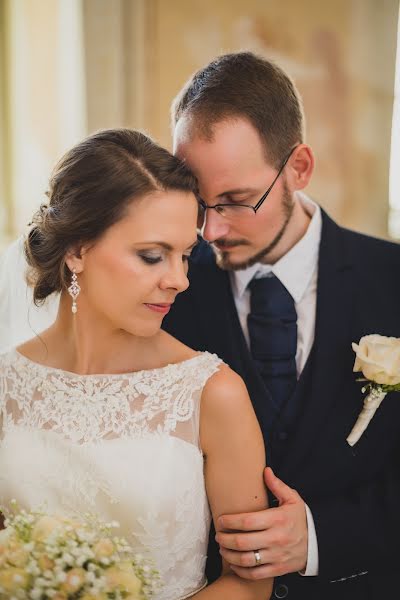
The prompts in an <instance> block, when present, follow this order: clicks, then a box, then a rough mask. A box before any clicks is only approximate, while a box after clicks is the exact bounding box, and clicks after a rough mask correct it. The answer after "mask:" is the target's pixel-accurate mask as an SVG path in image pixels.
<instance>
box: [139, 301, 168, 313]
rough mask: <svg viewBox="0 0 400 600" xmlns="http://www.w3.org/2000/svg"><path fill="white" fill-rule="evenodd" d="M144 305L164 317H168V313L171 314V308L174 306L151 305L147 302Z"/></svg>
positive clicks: (163, 304)
mask: <svg viewBox="0 0 400 600" xmlns="http://www.w3.org/2000/svg"><path fill="white" fill-rule="evenodd" d="M144 305H145V306H147V308H149V309H150V310H153V311H154V312H157V313H161V314H163V315H166V314H167V313H169V311H170V309H171V306H172V304H165V303H161V304H149V303H147V302H145V304H144Z"/></svg>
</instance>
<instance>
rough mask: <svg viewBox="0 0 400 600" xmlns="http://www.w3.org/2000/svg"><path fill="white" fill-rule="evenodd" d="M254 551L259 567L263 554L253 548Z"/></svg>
mask: <svg viewBox="0 0 400 600" xmlns="http://www.w3.org/2000/svg"><path fill="white" fill-rule="evenodd" d="M253 552H254V558H255V559H256V567H258V565H261V554H260V551H259V550H253Z"/></svg>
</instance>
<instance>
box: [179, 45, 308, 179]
mask: <svg viewBox="0 0 400 600" xmlns="http://www.w3.org/2000/svg"><path fill="white" fill-rule="evenodd" d="M171 112H172V121H173V126H175V125H176V123H177V122H178V120H179V119H180V118H181V117H182V116H189V117H190V119H191V126H193V128H194V129H193V132H194V133H195V134H197V135H200V136H202V137H205V138H206V139H212V134H213V126H214V125H215V124H216V123H219V122H221V121H223V120H225V119H229V118H237V117H244V118H246V119H248V121H249V122H250V123H251V124H252V125H253V126H254V127H255V129H256V130H257V131H258V133H259V135H260V138H261V140H262V142H263V145H264V148H265V152H266V157H267V160H268V161H269V162H271V164H273V165H274V166H276V167H278V166H279V165H280V164H281V162H282V161H283V159H284V158H285V156H286V155H287V153H288V152H289V151H290V150H291V148H292V147H293V146H295V145H296V144H299V143H301V142H303V139H304V114H303V108H302V102H301V98H300V96H299V93H298V91H297V89H296V87H295V85H294V83H293V81H292V80H291V79H290V77H289V76H288V75H287V74H286V73H285V72H284V71H283V70H282V69H281V68H280V67H278V66H277V65H276V64H274V63H273V62H271V61H269V60H266V59H264V58H261V57H259V56H256V55H255V54H253V53H251V52H238V53H235V54H225V55H223V56H219V57H218V58H216V59H215V60H213V61H212V62H210V63H209V64H208V65H207V66H205V67H204V68H203V69H200V70H199V71H197V73H195V74H194V75H193V76H192V77H191V78H190V80H189V81H188V82H187V83H186V85H185V86H184V87H183V89H182V90H181V91H180V92H179V94H178V95H177V97H176V98H175V100H174V102H173V105H172V111H171Z"/></svg>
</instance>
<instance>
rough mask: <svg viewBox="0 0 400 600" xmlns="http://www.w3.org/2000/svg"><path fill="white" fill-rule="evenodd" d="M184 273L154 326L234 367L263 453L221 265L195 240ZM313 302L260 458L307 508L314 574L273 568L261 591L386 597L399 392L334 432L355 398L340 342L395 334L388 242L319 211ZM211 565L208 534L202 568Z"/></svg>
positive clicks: (396, 500) (397, 296)
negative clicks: (301, 355)
mask: <svg viewBox="0 0 400 600" xmlns="http://www.w3.org/2000/svg"><path fill="white" fill-rule="evenodd" d="M189 279H190V288H189V289H188V290H187V291H186V292H184V293H183V294H181V295H180V296H178V298H177V300H176V302H175V305H174V307H173V309H172V310H171V312H170V314H169V315H168V317H167V318H166V319H165V321H164V328H165V329H166V330H167V331H169V332H170V333H171V334H173V335H174V336H175V337H177V338H178V339H180V340H181V341H183V342H184V343H185V344H187V345H188V346H191V347H192V348H195V349H197V350H208V351H210V352H215V353H216V354H218V355H219V356H220V357H221V358H222V359H223V360H224V361H225V362H226V363H227V364H228V365H229V366H230V367H231V368H232V369H234V370H235V371H236V372H237V373H239V375H241V376H242V377H243V379H244V381H245V382H246V385H247V388H248V391H249V394H250V397H251V400H252V402H253V406H254V410H255V412H256V414H257V417H258V419H259V422H260V426H261V429H262V431H263V434H264V439H265V444H266V451H267V462H268V459H269V440H268V435H267V431H268V429H269V428H270V425H271V422H270V419H271V410H270V406H269V394H268V391H267V390H266V389H265V387H264V385H263V383H262V381H261V379H260V377H259V375H258V373H257V371H256V368H255V366H254V364H253V361H252V358H251V355H250V353H249V350H248V347H247V344H246V341H245V339H244V336H243V332H242V329H241V326H240V323H239V318H238V315H237V311H236V307H235V303H234V299H233V295H232V291H231V286H230V280H229V275H228V273H227V272H224V271H222V270H221V269H219V268H218V267H217V266H216V264H215V261H214V257H213V253H212V250H211V249H210V247H209V246H208V244H206V243H205V242H202V243H201V244H200V245H199V247H198V248H197V249H196V251H195V253H194V256H193V258H192V260H191V264H190V270H189ZM316 311H317V312H316V325H315V339H314V344H313V348H312V351H311V354H310V358H309V361H308V364H307V365H306V367H305V369H304V371H303V374H302V376H301V377H300V380H299V382H298V389H297V392H296V393H297V396H298V397H297V402H298V403H299V416H298V419H297V422H296V428H295V432H294V434H293V435H292V437H291V439H290V440H289V441H288V443H287V447H286V448H285V450H284V453H283V455H282V456H281V457H280V460H279V462H278V463H276V464H274V462H273V459H272V466H273V467H274V469H275V471H276V474H277V475H278V476H279V477H281V478H282V479H283V481H285V482H286V483H287V484H288V485H290V486H291V487H293V488H295V489H296V490H297V491H298V492H299V493H300V495H301V496H302V498H303V499H304V501H305V502H306V503H307V504H308V505H309V507H310V509H311V511H312V514H313V517H314V522H315V527H316V532H317V539H318V549H319V575H318V577H302V576H300V575H299V574H297V573H296V574H290V575H286V576H283V577H279V578H277V579H276V581H275V586H274V593H273V596H272V597H277V598H278V597H287V598H290V599H293V600H330V599H331V598H332V600H333V599H335V600H338V599H339V598H340V599H341V600H347V599H348V600H350V599H351V600H368V599H369V598H371V600H372V598H373V599H374V600H375V599H376V598H384V597H388V598H398V597H400V591H398V586H399V585H400V584H399V581H398V577H397V574H398V573H400V551H399V540H400V435H399V434H400V394H395V393H392V394H388V395H387V397H386V398H385V399H384V401H383V403H382V405H381V407H380V408H379V409H378V411H377V413H376V414H375V416H374V418H373V420H372V421H371V423H370V425H369V427H368V428H367V430H366V431H365V433H364V434H363V436H362V437H361V439H360V441H359V442H358V443H357V444H356V445H355V446H354V447H350V446H349V445H348V444H347V442H346V437H347V435H348V434H349V432H350V430H351V429H352V426H353V425H354V423H355V421H356V419H357V416H358V414H359V412H360V410H361V408H362V405H363V394H362V392H361V384H360V383H359V382H357V381H356V379H357V375H356V374H354V373H353V365H354V357H355V356H354V352H353V350H352V347H351V343H352V342H358V341H359V339H360V338H361V337H362V336H363V335H367V334H371V333H378V334H381V335H386V336H396V337H400V246H399V245H397V244H393V243H390V242H386V241H382V240H378V239H375V238H372V237H368V236H365V235H361V234H359V233H355V232H352V231H349V230H346V229H343V228H342V227H339V226H338V225H337V224H336V223H334V222H333V221H332V220H331V219H330V218H329V217H328V216H327V215H326V213H324V212H323V211H322V234H321V242H320V249H319V261H318V287H317V309H316ZM303 379H304V381H303ZM219 568H220V564H219V554H218V550H217V548H216V545H215V542H213V536H212V535H211V536H210V547H209V558H208V574H209V578H210V579H213V578H214V577H216V576H217V575H218V570H219ZM279 586H280V587H279ZM274 594H276V595H274Z"/></svg>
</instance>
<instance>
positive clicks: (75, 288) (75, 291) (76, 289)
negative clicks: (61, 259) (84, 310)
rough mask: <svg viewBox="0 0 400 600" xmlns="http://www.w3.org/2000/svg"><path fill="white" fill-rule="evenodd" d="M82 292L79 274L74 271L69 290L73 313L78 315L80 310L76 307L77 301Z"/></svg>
mask: <svg viewBox="0 0 400 600" xmlns="http://www.w3.org/2000/svg"><path fill="white" fill-rule="evenodd" d="M80 292H81V288H80V285H79V283H78V277H77V274H76V272H75V269H72V278H71V285H70V286H69V288H68V293H69V295H70V296H71V298H72V312H73V313H74V314H76V312H77V311H78V308H77V306H76V299H77V297H78V296H79V294H80Z"/></svg>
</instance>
